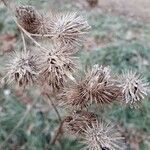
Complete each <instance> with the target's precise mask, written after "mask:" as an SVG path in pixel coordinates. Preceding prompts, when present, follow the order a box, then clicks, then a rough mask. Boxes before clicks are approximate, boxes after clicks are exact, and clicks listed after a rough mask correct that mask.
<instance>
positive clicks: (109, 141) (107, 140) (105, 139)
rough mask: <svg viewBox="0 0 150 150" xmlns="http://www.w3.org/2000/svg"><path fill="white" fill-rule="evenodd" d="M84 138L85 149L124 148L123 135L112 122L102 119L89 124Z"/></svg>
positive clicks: (121, 149) (114, 149) (118, 149)
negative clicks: (105, 121)
mask: <svg viewBox="0 0 150 150" xmlns="http://www.w3.org/2000/svg"><path fill="white" fill-rule="evenodd" d="M83 130H84V129H83ZM82 138H83V143H84V144H85V145H86V147H85V150H123V145H124V144H123V137H122V136H121V134H120V133H119V132H118V131H117V129H116V127H115V126H114V125H111V124H110V123H109V124H108V123H104V122H102V121H101V122H97V123H95V124H92V126H88V127H87V128H86V130H84V135H83V137H82Z"/></svg>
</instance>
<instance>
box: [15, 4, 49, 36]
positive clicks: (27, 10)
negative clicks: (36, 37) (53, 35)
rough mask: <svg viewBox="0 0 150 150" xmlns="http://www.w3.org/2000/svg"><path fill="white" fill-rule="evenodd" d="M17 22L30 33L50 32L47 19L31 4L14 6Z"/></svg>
mask: <svg viewBox="0 0 150 150" xmlns="http://www.w3.org/2000/svg"><path fill="white" fill-rule="evenodd" d="M15 15H16V18H17V22H18V23H19V25H21V27H22V28H24V29H25V30H26V31H28V32H29V33H31V34H41V35H44V34H48V33H49V32H50V26H49V23H48V22H49V21H48V20H47V18H46V17H44V16H43V15H41V14H40V13H39V12H38V11H37V10H36V9H35V8H34V7H32V6H18V7H16V11H15Z"/></svg>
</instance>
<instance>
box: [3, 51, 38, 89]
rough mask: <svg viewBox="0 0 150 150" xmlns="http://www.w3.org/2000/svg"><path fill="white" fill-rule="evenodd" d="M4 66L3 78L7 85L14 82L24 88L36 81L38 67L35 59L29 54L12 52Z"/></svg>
mask: <svg viewBox="0 0 150 150" xmlns="http://www.w3.org/2000/svg"><path fill="white" fill-rule="evenodd" d="M9 57H10V58H9V59H8V62H7V64H6V69H5V70H6V75H5V78H6V80H7V82H8V83H11V82H13V81H15V82H16V83H17V84H18V86H20V87H26V86H27V85H31V84H32V83H34V82H35V81H36V79H37V75H38V67H37V64H36V62H37V59H38V58H37V57H36V56H33V55H32V54H30V52H29V51H28V52H24V51H22V52H14V53H13V54H12V55H10V56H9Z"/></svg>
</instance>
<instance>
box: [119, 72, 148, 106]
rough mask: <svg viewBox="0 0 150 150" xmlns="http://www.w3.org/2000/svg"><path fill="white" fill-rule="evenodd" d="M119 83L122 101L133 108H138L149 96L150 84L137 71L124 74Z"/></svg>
mask: <svg viewBox="0 0 150 150" xmlns="http://www.w3.org/2000/svg"><path fill="white" fill-rule="evenodd" d="M118 82H119V87H120V88H121V93H122V101H123V102H125V103H126V104H127V105H130V106H131V107H138V106H139V105H140V104H141V102H142V100H144V98H145V96H147V94H148V89H149V83H147V82H146V81H145V80H144V78H142V76H141V75H139V74H137V72H136V71H135V72H134V71H131V70H130V71H127V72H123V74H122V75H121V76H120V78H119V80H118Z"/></svg>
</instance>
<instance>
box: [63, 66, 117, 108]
mask: <svg viewBox="0 0 150 150" xmlns="http://www.w3.org/2000/svg"><path fill="white" fill-rule="evenodd" d="M118 93H119V88H118V87H117V86H116V84H115V82H114V81H113V80H112V79H111V73H110V68H109V67H103V66H98V65H94V66H93V68H92V70H89V71H88V72H87V73H86V75H85V78H84V79H83V80H81V81H78V82H77V83H73V84H70V85H69V86H68V87H66V88H65V89H64V91H63V93H62V95H61V96H60V97H61V99H62V104H63V105H65V106H66V107H70V106H71V108H75V109H83V108H85V107H88V106H89V105H90V104H92V103H96V104H106V103H110V102H113V101H114V100H115V99H116V98H117V96H118Z"/></svg>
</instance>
